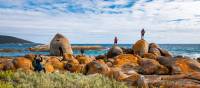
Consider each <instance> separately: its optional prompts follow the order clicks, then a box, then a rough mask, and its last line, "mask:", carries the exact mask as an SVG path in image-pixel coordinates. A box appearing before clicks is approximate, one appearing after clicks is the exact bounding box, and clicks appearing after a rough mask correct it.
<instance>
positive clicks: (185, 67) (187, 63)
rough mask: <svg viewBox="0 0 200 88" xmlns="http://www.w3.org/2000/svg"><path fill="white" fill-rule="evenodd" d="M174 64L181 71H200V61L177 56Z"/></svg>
mask: <svg viewBox="0 0 200 88" xmlns="http://www.w3.org/2000/svg"><path fill="white" fill-rule="evenodd" d="M175 65H176V66H178V67H179V68H180V70H181V73H191V72H200V63H198V62H197V61H195V60H189V59H184V58H183V59H181V58H178V59H177V60H176V61H175Z"/></svg>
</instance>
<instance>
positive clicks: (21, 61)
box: [13, 57, 33, 71]
mask: <svg viewBox="0 0 200 88" xmlns="http://www.w3.org/2000/svg"><path fill="white" fill-rule="evenodd" d="M13 65H14V66H15V68H16V69H22V70H24V71H32V70H33V66H32V61H31V60H30V59H28V58H24V57H18V58H16V59H14V60H13Z"/></svg>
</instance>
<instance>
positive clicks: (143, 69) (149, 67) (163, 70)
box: [139, 58, 169, 75]
mask: <svg viewBox="0 0 200 88" xmlns="http://www.w3.org/2000/svg"><path fill="white" fill-rule="evenodd" d="M139 73H141V74H145V75H152V74H168V73H169V70H168V68H167V67H165V66H163V65H161V64H159V62H157V61H156V60H153V59H146V58H145V59H142V60H140V69H139Z"/></svg>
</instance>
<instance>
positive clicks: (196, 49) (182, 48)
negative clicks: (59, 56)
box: [0, 43, 200, 58]
mask: <svg viewBox="0 0 200 88" xmlns="http://www.w3.org/2000/svg"><path fill="white" fill-rule="evenodd" d="M37 45H39V44H35V43H31V44H0V49H17V50H21V51H22V52H11V53H5V52H0V57H18V56H24V55H26V54H29V53H32V54H44V55H48V54H49V52H31V51H29V50H28V49H27V48H30V47H33V46H37ZM73 45H75V46H102V47H105V49H103V50H86V51H85V54H86V55H89V56H98V55H103V54H105V53H107V51H108V49H109V48H110V47H112V44H72V46H73ZM159 45H160V47H161V48H163V49H165V50H168V51H170V52H171V53H172V54H173V55H174V56H178V55H182V56H189V57H192V58H198V57H200V44H159ZM119 46H121V47H125V48H131V47H132V44H119ZM73 52H74V54H75V55H78V54H80V51H78V50H74V51H73Z"/></svg>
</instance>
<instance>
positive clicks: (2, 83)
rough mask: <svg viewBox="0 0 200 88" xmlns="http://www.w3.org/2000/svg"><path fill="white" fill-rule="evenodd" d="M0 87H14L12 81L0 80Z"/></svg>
mask: <svg viewBox="0 0 200 88" xmlns="http://www.w3.org/2000/svg"><path fill="white" fill-rule="evenodd" d="M0 88H14V87H13V85H12V83H10V82H5V81H0Z"/></svg>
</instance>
